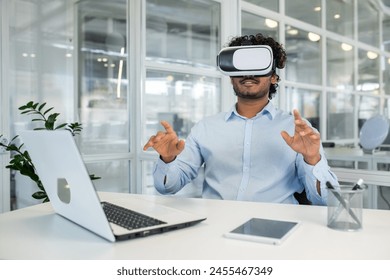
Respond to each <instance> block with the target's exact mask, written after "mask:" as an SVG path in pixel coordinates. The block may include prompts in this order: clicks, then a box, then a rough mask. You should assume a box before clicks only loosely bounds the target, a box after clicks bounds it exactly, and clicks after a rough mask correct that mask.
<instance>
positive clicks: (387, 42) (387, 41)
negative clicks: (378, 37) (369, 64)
mask: <svg viewBox="0 0 390 280" xmlns="http://www.w3.org/2000/svg"><path fill="white" fill-rule="evenodd" d="M382 44H383V50H385V51H387V52H390V15H389V14H383V15H382Z"/></svg>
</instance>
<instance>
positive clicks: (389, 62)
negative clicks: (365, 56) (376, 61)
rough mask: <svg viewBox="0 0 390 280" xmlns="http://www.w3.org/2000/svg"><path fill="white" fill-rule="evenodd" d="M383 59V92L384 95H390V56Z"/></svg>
mask: <svg viewBox="0 0 390 280" xmlns="http://www.w3.org/2000/svg"><path fill="white" fill-rule="evenodd" d="M382 59H383V61H382V63H383V68H382V71H383V72H382V77H383V91H384V94H386V95H390V56H385V57H383V58H382Z"/></svg>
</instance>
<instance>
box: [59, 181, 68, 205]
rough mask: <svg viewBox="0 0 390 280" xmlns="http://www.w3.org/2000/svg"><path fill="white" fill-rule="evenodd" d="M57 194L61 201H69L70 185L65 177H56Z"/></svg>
mask: <svg viewBox="0 0 390 280" xmlns="http://www.w3.org/2000/svg"><path fill="white" fill-rule="evenodd" d="M57 196H58V198H59V199H60V200H61V201H62V202H63V203H66V204H69V203H70V199H71V195H70V187H69V184H68V182H67V181H66V179H65V178H58V179H57Z"/></svg>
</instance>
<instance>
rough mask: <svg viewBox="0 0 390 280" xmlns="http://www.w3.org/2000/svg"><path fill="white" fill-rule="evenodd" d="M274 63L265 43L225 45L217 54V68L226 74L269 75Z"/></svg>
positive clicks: (269, 49) (273, 68)
mask: <svg viewBox="0 0 390 280" xmlns="http://www.w3.org/2000/svg"><path fill="white" fill-rule="evenodd" d="M274 64H275V63H274V58H273V53H272V49H271V47H270V46H267V45H255V46H237V47H227V48H224V49H222V50H221V51H220V52H219V54H218V56H217V67H218V69H219V70H220V71H221V72H222V73H224V74H225V75H228V76H269V75H271V74H272V72H273V70H275V66H274Z"/></svg>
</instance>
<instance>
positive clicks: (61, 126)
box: [55, 123, 67, 129]
mask: <svg viewBox="0 0 390 280" xmlns="http://www.w3.org/2000/svg"><path fill="white" fill-rule="evenodd" d="M66 125H67V123H63V124H60V125H59V126H57V127H56V128H55V129H59V128H63V127H65V126H66Z"/></svg>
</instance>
